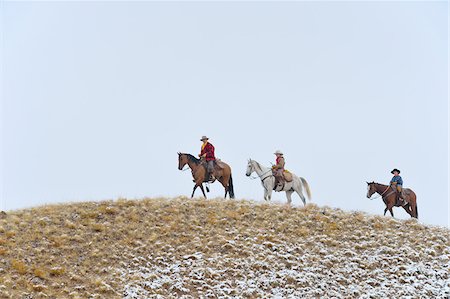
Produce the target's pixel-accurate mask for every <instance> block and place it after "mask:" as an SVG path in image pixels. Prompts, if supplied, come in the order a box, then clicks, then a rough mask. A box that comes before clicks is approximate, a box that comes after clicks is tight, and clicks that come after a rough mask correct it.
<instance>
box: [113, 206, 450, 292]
mask: <svg viewBox="0 0 450 299" xmlns="http://www.w3.org/2000/svg"><path fill="white" fill-rule="evenodd" d="M245 206H247V207H248V204H245ZM265 207H266V208H267V209H270V208H273V209H274V211H273V214H272V215H271V216H270V217H269V218H271V219H272V220H273V222H272V223H271V224H272V226H271V225H263V226H261V225H258V224H260V222H259V221H257V220H256V219H257V216H256V215H254V219H253V220H255V221H250V223H251V224H253V225H248V226H246V228H245V229H244V230H243V229H242V227H239V226H233V225H229V226H228V227H227V228H226V229H224V230H223V231H222V233H220V234H218V235H217V236H216V237H217V238H213V239H211V238H210V237H209V236H208V233H207V234H204V235H203V234H202V232H201V230H200V231H199V232H198V234H196V235H193V236H192V239H191V240H189V241H188V242H187V243H186V244H183V245H182V248H181V250H180V247H179V246H175V245H171V244H165V245H164V244H161V246H162V247H161V249H162V250H161V251H159V252H157V253H156V252H155V253H150V254H148V255H145V256H136V255H132V254H130V256H129V259H128V260H127V262H124V263H123V264H122V267H121V269H120V273H121V277H122V280H123V281H124V283H125V287H124V296H123V298H124V299H132V298H152V297H155V298H166V297H173V298H175V297H177V298H179V297H183V298H194V297H203V298H255V297H265V298H450V275H449V273H450V247H449V242H448V241H449V231H448V230H447V229H443V228H434V227H426V226H422V225H421V224H419V223H417V222H416V220H409V221H397V220H394V219H391V218H388V217H373V216H368V215H364V214H362V213H353V214H352V213H344V212H342V211H339V210H333V209H329V208H319V207H317V206H309V207H308V208H306V209H303V208H299V209H297V208H296V209H290V212H291V213H293V214H294V215H295V214H298V215H297V216H298V219H296V218H297V217H295V216H294V217H293V218H294V219H292V217H291V219H283V217H277V214H278V213H281V215H283V214H284V213H285V212H286V211H285V208H283V207H282V206H272V207H270V206H267V205H265ZM252 208H255V206H254V207H252ZM260 208H261V207H260ZM281 215H278V216H281ZM295 220H297V223H296V221H295ZM285 221H288V222H289V223H290V224H291V225H292V226H290V228H289V229H291V230H295V228H294V227H295V225H296V224H297V226H298V227H297V229H298V230H300V231H298V232H297V233H294V234H293V235H289V234H287V233H288V231H289V229H287V227H286V231H283V229H280V227H281V228H282V227H283V224H284V222H285ZM263 222H264V223H266V224H267V222H266V221H263ZM313 222H315V223H313ZM269 223H270V221H269ZM295 235H296V236H295ZM212 242H214V243H212ZM210 247H214V249H213V250H211V248H210Z"/></svg>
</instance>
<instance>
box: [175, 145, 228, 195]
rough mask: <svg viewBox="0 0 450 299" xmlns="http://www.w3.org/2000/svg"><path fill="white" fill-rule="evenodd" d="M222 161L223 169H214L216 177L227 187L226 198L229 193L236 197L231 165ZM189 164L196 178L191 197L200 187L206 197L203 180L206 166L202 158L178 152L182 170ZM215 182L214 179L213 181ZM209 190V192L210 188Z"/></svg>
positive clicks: (179, 165)
mask: <svg viewBox="0 0 450 299" xmlns="http://www.w3.org/2000/svg"><path fill="white" fill-rule="evenodd" d="M220 163H221V169H220V170H218V169H215V170H214V176H215V178H216V179H217V180H218V181H219V182H220V183H221V184H222V186H223V187H224V188H225V198H227V195H229V197H230V198H234V187H233V177H232V176H231V167H230V166H229V165H228V164H226V163H224V162H220ZM186 164H187V165H188V166H189V168H190V169H191V172H192V177H193V178H194V182H195V185H194V189H193V190H192V195H191V198H192V197H194V193H195V189H197V187H200V189H201V190H202V193H203V196H204V197H205V198H206V194H205V190H204V189H203V182H205V176H206V168H205V165H204V164H203V163H202V161H201V160H200V159H197V158H196V157H194V156H193V155H191V154H185V153H178V169H179V170H182V169H183V167H184V166H185V165H186ZM213 182H214V181H213ZM207 191H208V192H209V190H208V188H207Z"/></svg>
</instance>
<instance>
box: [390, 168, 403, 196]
mask: <svg viewBox="0 0 450 299" xmlns="http://www.w3.org/2000/svg"><path fill="white" fill-rule="evenodd" d="M391 173H392V174H393V175H394V176H393V177H392V179H391V182H390V185H391V186H392V188H394V189H396V190H397V192H398V199H399V201H400V203H402V204H406V202H404V199H403V197H402V186H403V179H402V177H401V176H400V170H398V169H397V168H394V169H393V170H392V171H391Z"/></svg>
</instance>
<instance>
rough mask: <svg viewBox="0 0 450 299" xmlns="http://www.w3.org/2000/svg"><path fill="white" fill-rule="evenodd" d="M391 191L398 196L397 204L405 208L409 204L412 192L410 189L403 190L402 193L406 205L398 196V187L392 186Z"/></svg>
mask: <svg viewBox="0 0 450 299" xmlns="http://www.w3.org/2000/svg"><path fill="white" fill-rule="evenodd" d="M391 189H392V191H394V192H395V196H396V199H395V200H396V204H397V205H399V206H403V205H406V204H408V203H409V195H410V194H411V190H410V189H408V188H402V192H401V196H402V199H403V200H404V203H403V202H401V201H400V197H399V196H398V191H397V186H395V185H391Z"/></svg>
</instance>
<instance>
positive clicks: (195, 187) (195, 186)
mask: <svg viewBox="0 0 450 299" xmlns="http://www.w3.org/2000/svg"><path fill="white" fill-rule="evenodd" d="M197 187H198V185H197V184H195V185H194V189H193V190H192V195H191V198H193V197H194V193H195V189H197ZM202 189H203V187H202Z"/></svg>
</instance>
